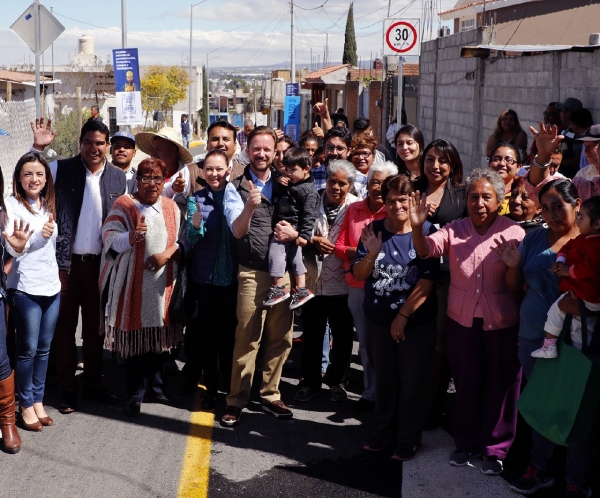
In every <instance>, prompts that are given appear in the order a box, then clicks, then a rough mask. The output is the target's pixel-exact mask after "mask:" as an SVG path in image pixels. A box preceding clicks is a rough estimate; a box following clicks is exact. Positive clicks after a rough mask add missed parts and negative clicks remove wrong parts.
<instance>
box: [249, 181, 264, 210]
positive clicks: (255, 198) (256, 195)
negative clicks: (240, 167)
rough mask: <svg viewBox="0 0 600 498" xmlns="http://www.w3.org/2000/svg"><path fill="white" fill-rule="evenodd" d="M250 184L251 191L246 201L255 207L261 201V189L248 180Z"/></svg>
mask: <svg viewBox="0 0 600 498" xmlns="http://www.w3.org/2000/svg"><path fill="white" fill-rule="evenodd" d="M248 185H249V186H250V191H249V192H248V200H247V201H246V203H247V204H249V205H250V206H252V208H255V207H256V206H258V205H259V204H260V202H261V195H260V190H258V189H257V188H255V187H254V184H253V183H252V181H250V180H248Z"/></svg>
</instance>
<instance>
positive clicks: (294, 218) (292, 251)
mask: <svg viewBox="0 0 600 498" xmlns="http://www.w3.org/2000/svg"><path fill="white" fill-rule="evenodd" d="M283 166H284V168H285V175H286V177H287V179H288V184H287V189H286V192H285V194H284V195H283V197H282V198H281V199H280V200H279V202H278V203H277V205H276V208H275V209H276V219H275V223H278V222H280V221H287V222H288V223H289V224H290V225H292V226H293V227H294V228H295V229H296V230H297V231H298V238H297V239H296V240H295V241H291V242H277V241H276V240H275V239H274V238H273V239H272V240H271V243H270V245H269V275H270V276H271V277H273V285H272V286H271V289H270V290H269V295H268V297H267V299H266V300H265V301H263V305H264V306H273V305H275V304H277V303H280V302H281V301H285V300H286V299H287V298H289V297H290V294H289V292H288V291H287V290H286V288H285V286H284V285H283V276H284V274H285V268H286V262H287V263H289V265H290V266H291V268H292V270H293V272H294V276H295V278H296V287H295V288H294V289H292V302H291V303H290V309H291V310H293V309H295V308H298V307H299V306H302V305H303V304H304V303H306V302H307V301H308V300H309V299H312V298H313V297H314V295H313V293H312V292H311V291H310V290H308V289H307V288H306V267H305V266H304V263H303V261H302V247H304V246H306V244H307V243H308V241H309V240H310V239H311V237H312V231H313V228H314V225H315V220H316V218H317V208H318V204H319V196H318V194H317V190H316V189H315V181H314V179H313V177H312V175H311V174H310V168H311V158H310V155H309V153H308V152H307V151H306V150H305V149H304V148H302V147H292V148H290V149H288V150H287V151H286V152H285V155H284V156H283Z"/></svg>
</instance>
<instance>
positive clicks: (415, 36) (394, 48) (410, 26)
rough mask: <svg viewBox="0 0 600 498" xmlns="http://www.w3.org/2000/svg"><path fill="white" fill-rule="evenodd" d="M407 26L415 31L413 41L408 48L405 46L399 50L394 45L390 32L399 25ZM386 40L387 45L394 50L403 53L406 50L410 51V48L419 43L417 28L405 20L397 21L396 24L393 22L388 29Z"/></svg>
mask: <svg viewBox="0 0 600 498" xmlns="http://www.w3.org/2000/svg"><path fill="white" fill-rule="evenodd" d="M400 25H402V26H406V27H407V28H408V29H410V30H411V31H412V33H413V38H414V39H413V42H412V43H411V44H410V46H409V47H408V48H403V49H402V50H398V49H397V48H396V47H394V46H393V45H392V44H391V43H390V38H389V37H390V33H391V31H392V30H393V29H394V28H395V27H397V26H400ZM385 42H386V43H387V46H388V47H390V48H391V49H392V50H393V51H394V52H397V53H399V54H403V53H404V52H408V51H409V50H410V49H412V48H413V47H414V46H415V45H416V44H417V30H416V29H415V28H414V26H413V25H412V24H408V23H407V22H405V21H399V22H396V23H394V24H392V25H391V26H390V27H389V28H388V30H387V33H386V34H385Z"/></svg>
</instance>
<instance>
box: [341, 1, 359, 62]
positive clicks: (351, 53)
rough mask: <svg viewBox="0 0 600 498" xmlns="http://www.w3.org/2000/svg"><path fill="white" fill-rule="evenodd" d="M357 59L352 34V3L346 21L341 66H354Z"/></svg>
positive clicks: (353, 35)
mask: <svg viewBox="0 0 600 498" xmlns="http://www.w3.org/2000/svg"><path fill="white" fill-rule="evenodd" d="M357 63H358V57H357V55H356V35H355V34H354V3H353V2H350V8H349V9H348V17H347V19H346V33H345V35H344V55H343V56H342V64H352V65H353V66H356V65H357Z"/></svg>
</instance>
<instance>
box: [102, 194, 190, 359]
mask: <svg viewBox="0 0 600 498" xmlns="http://www.w3.org/2000/svg"><path fill="white" fill-rule="evenodd" d="M159 203H160V208H161V211H162V212H161V214H160V215H159V216H157V217H156V218H155V220H154V221H153V222H152V223H151V224H148V229H147V233H146V237H145V238H144V239H143V240H142V241H140V242H138V243H137V244H135V245H134V246H133V247H132V248H131V249H129V250H126V251H124V252H122V253H117V252H116V251H114V250H113V249H111V246H112V243H113V242H114V240H115V239H116V238H117V237H118V236H119V235H120V234H122V233H124V232H129V231H131V230H135V227H136V225H137V223H138V221H139V220H140V217H141V215H140V212H139V211H138V209H137V208H136V206H135V204H134V203H133V200H132V199H131V197H130V196H129V195H123V196H121V197H119V198H118V199H117V200H116V201H115V203H114V205H113V207H112V209H111V210H110V212H109V214H108V217H107V218H106V221H105V222H104V225H103V227H102V247H103V249H102V260H101V266H100V292H101V293H102V303H103V304H104V305H105V308H104V309H103V311H105V317H104V320H105V324H104V325H105V331H106V340H105V346H106V348H107V349H111V350H113V351H117V352H119V353H121V354H122V355H123V356H124V357H128V356H136V355H140V354H143V353H147V352H153V353H160V352H163V351H168V350H169V349H171V348H173V347H175V346H177V345H178V344H179V342H181V340H182V327H181V325H180V324H173V323H171V321H170V319H169V313H168V310H169V304H170V302H171V296H172V294H173V288H174V286H175V278H176V275H177V262H176V261H174V260H173V259H171V260H170V261H169V262H168V263H167V264H166V265H165V266H163V267H162V268H160V269H158V270H157V271H149V270H146V269H145V268H144V262H145V261H146V259H148V258H149V257H150V256H151V255H153V254H156V253H160V252H163V251H165V250H166V249H168V248H169V247H172V246H173V245H175V244H176V243H177V234H178V233H179V222H180V221H179V220H180V216H179V208H178V207H177V204H176V203H175V202H174V201H172V200H171V199H169V198H167V197H164V196H161V197H160V198H159V200H158V201H157V203H156V204H159Z"/></svg>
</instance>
